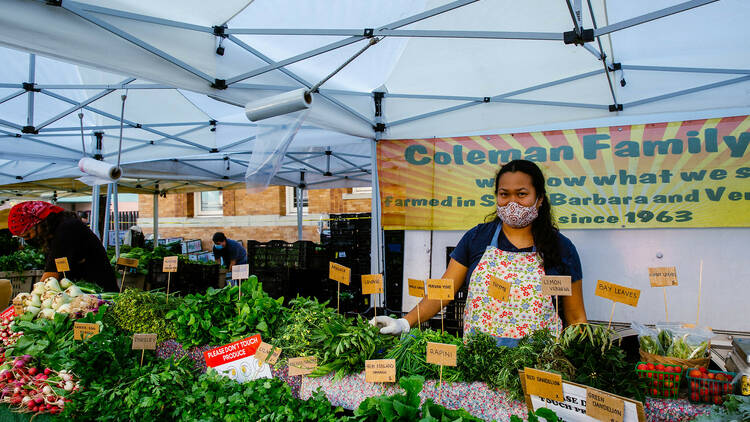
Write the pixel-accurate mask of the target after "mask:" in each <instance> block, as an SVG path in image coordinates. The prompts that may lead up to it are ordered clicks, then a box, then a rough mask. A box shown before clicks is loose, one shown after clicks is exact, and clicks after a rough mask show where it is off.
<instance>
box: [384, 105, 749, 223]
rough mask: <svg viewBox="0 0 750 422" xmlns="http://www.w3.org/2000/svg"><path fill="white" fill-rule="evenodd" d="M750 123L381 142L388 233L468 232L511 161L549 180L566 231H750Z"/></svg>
mask: <svg viewBox="0 0 750 422" xmlns="http://www.w3.org/2000/svg"><path fill="white" fill-rule="evenodd" d="M748 127H750V116H738V117H725V118H719V119H704V120H690V121H684V122H669V123H653V124H642V125H629V126H612V127H601V128H589V129H576V130H557V131H548V132H532V133H513V134H503V135H481V136H467V137H455V138H433V139H403V140H386V141H382V142H379V143H378V172H379V173H378V176H379V178H380V195H381V198H380V199H381V201H382V210H383V211H382V212H383V214H382V219H383V227H384V228H385V229H386V230H463V229H468V228H470V227H473V226H474V225H476V224H478V223H481V222H483V221H484V218H485V217H486V216H487V215H490V214H492V213H494V212H495V205H496V200H495V195H494V176H495V174H496V173H497V171H498V169H499V168H500V166H501V165H502V164H503V163H507V162H508V161H511V160H513V159H519V158H522V159H526V160H530V161H534V162H536V163H537V164H538V165H539V166H540V167H541V168H542V171H543V172H544V174H545V177H546V183H547V194H548V196H549V199H550V203H551V204H552V212H553V215H554V217H555V220H556V221H557V224H558V225H559V226H560V227H561V228H570V229H572V228H576V229H579V228H580V229H582V228H592V229H593V228H647V227H747V226H750V160H748V157H750V153H748V143H750V133H749V132H748Z"/></svg>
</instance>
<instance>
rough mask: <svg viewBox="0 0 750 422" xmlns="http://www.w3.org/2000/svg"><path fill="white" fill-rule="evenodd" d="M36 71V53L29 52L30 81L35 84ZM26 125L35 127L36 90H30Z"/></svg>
mask: <svg viewBox="0 0 750 422" xmlns="http://www.w3.org/2000/svg"><path fill="white" fill-rule="evenodd" d="M35 73H36V54H29V83H30V84H31V85H32V86H33V85H34V81H35ZM26 126H28V127H31V128H33V127H34V90H33V89H32V90H29V99H28V103H27V114H26Z"/></svg>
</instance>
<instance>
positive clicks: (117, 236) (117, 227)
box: [112, 182, 120, 258]
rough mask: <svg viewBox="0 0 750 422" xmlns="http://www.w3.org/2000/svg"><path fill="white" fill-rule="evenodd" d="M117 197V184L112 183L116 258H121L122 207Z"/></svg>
mask: <svg viewBox="0 0 750 422" xmlns="http://www.w3.org/2000/svg"><path fill="white" fill-rule="evenodd" d="M118 202H119V198H118V197H117V182H115V183H112V205H113V206H114V211H113V212H114V219H115V256H116V257H118V258H119V257H120V206H119V203H118Z"/></svg>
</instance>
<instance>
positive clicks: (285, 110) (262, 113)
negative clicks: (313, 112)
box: [245, 88, 313, 122]
mask: <svg viewBox="0 0 750 422" xmlns="http://www.w3.org/2000/svg"><path fill="white" fill-rule="evenodd" d="M312 103H313V97H312V94H311V93H309V92H307V90H306V89H305V88H300V89H297V90H295V91H289V92H285V93H283V94H279V95H274V96H273V97H268V98H263V99H262V100H257V101H252V102H249V103H247V105H246V106H245V115H246V116H247V118H248V119H249V120H250V121H252V122H257V121H258V120H263V119H267V118H269V117H274V116H281V115H284V114H289V113H294V112H295V111H300V110H304V109H307V108H310V106H312Z"/></svg>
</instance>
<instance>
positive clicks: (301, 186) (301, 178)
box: [295, 171, 305, 240]
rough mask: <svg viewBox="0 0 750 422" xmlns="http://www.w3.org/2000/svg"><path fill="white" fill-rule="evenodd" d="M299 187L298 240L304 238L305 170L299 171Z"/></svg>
mask: <svg viewBox="0 0 750 422" xmlns="http://www.w3.org/2000/svg"><path fill="white" fill-rule="evenodd" d="M295 189H297V240H302V212H303V211H304V207H305V200H304V197H303V195H304V194H305V172H304V171H301V172H300V173H299V185H297V187H296V188H295Z"/></svg>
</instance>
